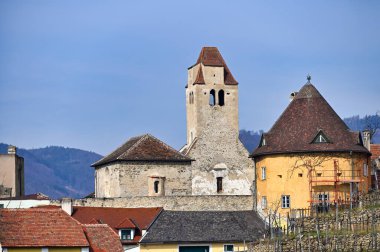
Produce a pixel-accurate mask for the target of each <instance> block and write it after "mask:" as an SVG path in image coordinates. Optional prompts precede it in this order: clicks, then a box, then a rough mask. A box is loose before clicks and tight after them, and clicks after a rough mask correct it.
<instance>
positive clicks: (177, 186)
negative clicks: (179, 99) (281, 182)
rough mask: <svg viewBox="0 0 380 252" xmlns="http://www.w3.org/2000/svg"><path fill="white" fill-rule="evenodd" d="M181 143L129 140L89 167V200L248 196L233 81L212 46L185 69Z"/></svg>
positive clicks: (248, 169) (249, 166)
mask: <svg viewBox="0 0 380 252" xmlns="http://www.w3.org/2000/svg"><path fill="white" fill-rule="evenodd" d="M186 113H187V142H186V145H185V146H184V147H183V148H182V149H181V150H180V151H177V150H175V149H173V148H171V147H170V146H168V145H167V144H165V143H164V142H162V141H161V140H159V139H157V138H155V137H154V136H152V135H149V134H146V135H143V136H137V137H133V138H131V139H129V140H128V141H127V142H126V143H124V144H123V145H122V146H120V147H119V148H117V149H116V150H115V151H113V152H112V153H111V154H109V155H107V156H105V157H104V158H102V159H101V160H99V161H98V162H96V163H94V164H93V165H92V166H93V167H94V168H95V197H98V198H113V197H127V196H177V195H246V196H249V195H252V196H253V195H254V191H253V190H254V186H253V184H254V179H255V177H254V163H253V161H252V159H251V158H250V157H249V153H248V151H247V150H246V149H245V148H244V146H243V144H242V143H241V142H240V140H239V123H238V82H237V81H236V80H235V78H234V77H233V75H232V73H231V71H230V70H229V68H228V67H227V64H226V63H225V61H224V59H223V57H222V56H221V54H220V52H219V51H218V49H217V48H216V47H204V48H203V49H202V51H201V53H200V55H199V57H198V60H197V62H196V63H195V64H194V65H193V66H191V67H190V68H189V69H188V80H187V85H186Z"/></svg>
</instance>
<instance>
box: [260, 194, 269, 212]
mask: <svg viewBox="0 0 380 252" xmlns="http://www.w3.org/2000/svg"><path fill="white" fill-rule="evenodd" d="M267 207H268V201H267V196H262V197H261V209H266V208H267Z"/></svg>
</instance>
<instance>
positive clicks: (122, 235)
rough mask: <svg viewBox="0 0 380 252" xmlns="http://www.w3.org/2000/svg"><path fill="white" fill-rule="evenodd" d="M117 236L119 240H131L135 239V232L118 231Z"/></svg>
mask: <svg viewBox="0 0 380 252" xmlns="http://www.w3.org/2000/svg"><path fill="white" fill-rule="evenodd" d="M119 236H120V240H122V241H124V240H133V238H134V237H135V230H134V229H120V230H119Z"/></svg>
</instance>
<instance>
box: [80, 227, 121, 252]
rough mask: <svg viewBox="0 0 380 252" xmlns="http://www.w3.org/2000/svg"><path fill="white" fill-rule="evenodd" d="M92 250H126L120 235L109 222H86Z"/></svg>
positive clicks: (86, 232) (99, 251)
mask: <svg viewBox="0 0 380 252" xmlns="http://www.w3.org/2000/svg"><path fill="white" fill-rule="evenodd" d="M82 227H83V231H84V232H85V234H86V237H87V239H88V241H89V242H90V247H91V250H90V251H91V252H109V251H112V252H124V249H123V246H122V245H121V242H120V238H119V236H118V235H117V234H116V233H115V232H114V231H113V230H112V228H110V227H109V226H108V225H107V224H84V225H83V226H82Z"/></svg>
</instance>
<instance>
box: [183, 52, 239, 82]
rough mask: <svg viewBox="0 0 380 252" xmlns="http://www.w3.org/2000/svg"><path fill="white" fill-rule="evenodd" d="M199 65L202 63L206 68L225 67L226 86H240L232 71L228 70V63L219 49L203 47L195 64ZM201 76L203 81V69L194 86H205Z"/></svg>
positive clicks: (200, 69) (200, 70)
mask: <svg viewBox="0 0 380 252" xmlns="http://www.w3.org/2000/svg"><path fill="white" fill-rule="evenodd" d="M199 63H202V64H203V65H204V66H217V67H224V83H225V84H226V85H237V84H238V82H237V81H236V80H235V78H234V77H233V75H232V73H231V71H230V69H229V68H228V66H227V64H226V62H225V61H224V59H223V57H222V55H221V54H220V52H219V50H218V48H217V47H203V48H202V50H201V53H200V54H199V57H198V60H197V63H195V65H197V64H199ZM190 68H191V67H190ZM200 75H202V79H203V73H202V68H201V67H200V68H199V72H198V75H197V78H196V80H195V82H194V83H193V84H204V80H203V82H202V79H200V77H201V76H200ZM198 77H199V78H198ZM198 82H199V83H198Z"/></svg>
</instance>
